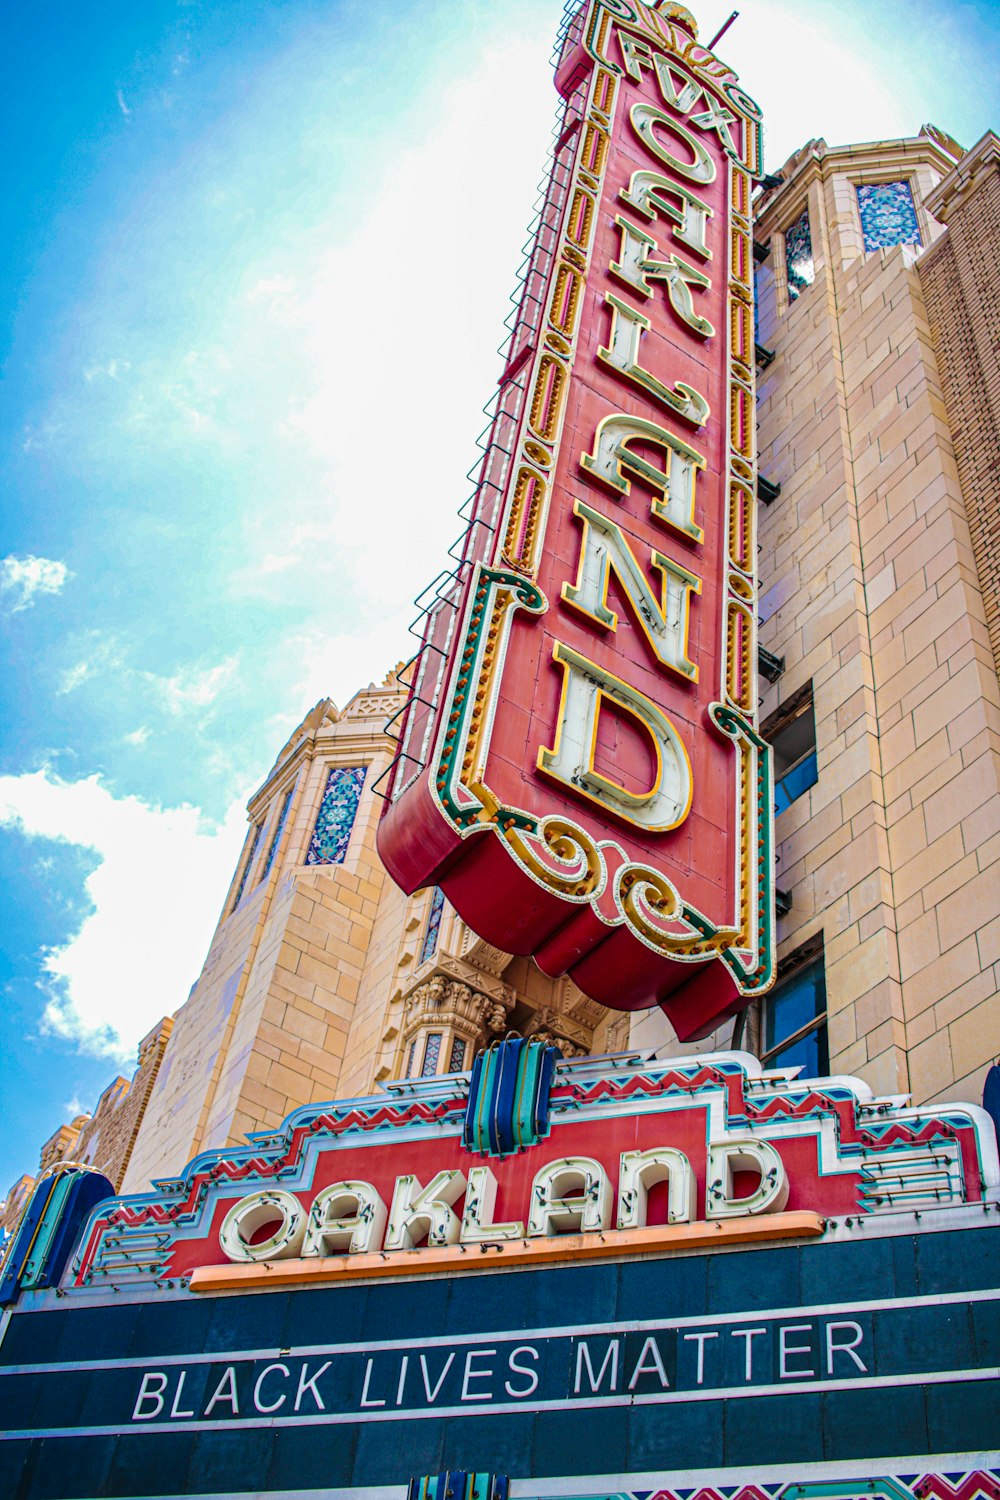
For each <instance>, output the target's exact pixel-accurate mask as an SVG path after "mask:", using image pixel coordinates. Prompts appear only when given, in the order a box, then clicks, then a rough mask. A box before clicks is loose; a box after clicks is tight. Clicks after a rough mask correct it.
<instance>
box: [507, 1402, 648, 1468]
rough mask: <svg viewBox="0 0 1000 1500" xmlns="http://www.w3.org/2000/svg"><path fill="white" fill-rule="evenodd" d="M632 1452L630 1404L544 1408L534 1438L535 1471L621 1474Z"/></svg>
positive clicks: (536, 1422) (533, 1456)
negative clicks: (629, 1450) (629, 1436)
mask: <svg viewBox="0 0 1000 1500" xmlns="http://www.w3.org/2000/svg"><path fill="white" fill-rule="evenodd" d="M627 1452H628V1407H626V1406H598V1407H591V1408H589V1410H588V1409H587V1408H585V1407H571V1408H569V1409H568V1410H567V1411H546V1412H540V1413H539V1414H538V1416H537V1418H536V1419H535V1430H534V1434H533V1442H532V1466H531V1472H532V1475H533V1476H534V1477H536V1478H539V1479H543V1478H546V1477H548V1476H550V1475H555V1474H565V1473H566V1472H567V1470H569V1471H570V1472H571V1473H573V1474H621V1473H624V1471H625V1464H626V1455H627Z"/></svg>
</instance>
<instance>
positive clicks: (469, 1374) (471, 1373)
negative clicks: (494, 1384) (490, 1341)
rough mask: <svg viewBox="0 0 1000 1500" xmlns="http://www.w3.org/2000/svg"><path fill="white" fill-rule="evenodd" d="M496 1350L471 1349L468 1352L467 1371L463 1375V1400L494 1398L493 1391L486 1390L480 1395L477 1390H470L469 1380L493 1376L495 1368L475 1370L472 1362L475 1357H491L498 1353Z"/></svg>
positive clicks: (466, 1359) (488, 1399)
mask: <svg viewBox="0 0 1000 1500" xmlns="http://www.w3.org/2000/svg"><path fill="white" fill-rule="evenodd" d="M496 1352H497V1351H496V1350H495V1349H470V1350H469V1352H468V1354H466V1356H465V1373H464V1374H463V1376H462V1400H463V1401H492V1400H493V1392H492V1391H485V1392H484V1393H483V1394H482V1395H478V1394H477V1393H476V1392H475V1391H470V1390H469V1382H470V1381H472V1380H489V1379H490V1378H491V1376H492V1374H493V1370H492V1369H489V1370H474V1369H473V1368H472V1362H473V1360H475V1359H489V1358H490V1356H491V1355H494V1354H496Z"/></svg>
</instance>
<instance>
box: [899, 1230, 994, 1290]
mask: <svg viewBox="0 0 1000 1500" xmlns="http://www.w3.org/2000/svg"><path fill="white" fill-rule="evenodd" d="M917 1282H918V1286H919V1289H920V1294H921V1296H924V1297H926V1296H930V1295H932V1294H933V1293H934V1292H958V1291H968V1290H972V1289H973V1288H975V1289H977V1290H978V1289H979V1288H982V1287H995V1286H997V1285H1000V1224H996V1226H995V1227H992V1226H991V1227H990V1228H989V1229H972V1230H970V1229H966V1230H962V1231H960V1232H959V1233H957V1234H923V1235H921V1236H920V1237H919V1238H918V1240H917Z"/></svg>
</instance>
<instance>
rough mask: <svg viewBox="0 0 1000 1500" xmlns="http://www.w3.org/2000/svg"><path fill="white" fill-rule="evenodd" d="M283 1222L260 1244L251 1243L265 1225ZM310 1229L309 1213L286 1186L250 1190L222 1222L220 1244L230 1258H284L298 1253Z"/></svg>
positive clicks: (245, 1259) (252, 1259)
mask: <svg viewBox="0 0 1000 1500" xmlns="http://www.w3.org/2000/svg"><path fill="white" fill-rule="evenodd" d="M277 1218H280V1220H281V1223H280V1224H279V1226H278V1228H277V1229H276V1230H275V1231H274V1233H273V1234H271V1235H268V1237H267V1239H266V1240H261V1242H260V1243H259V1244H257V1245H254V1244H252V1243H251V1241H252V1240H253V1237H254V1235H255V1234H256V1233H257V1232H258V1230H260V1229H263V1227H264V1225H265V1224H273V1222H274V1220H275V1219H277ZM305 1232H306V1214H305V1210H304V1209H303V1207H302V1204H301V1203H300V1202H299V1200H298V1198H296V1196H295V1194H294V1193H287V1192H285V1190H284V1189H283V1188H271V1189H269V1190H268V1191H267V1192H261V1193H248V1194H247V1196H246V1197H245V1198H241V1199H240V1201H239V1202H238V1203H234V1204H233V1206H232V1208H231V1209H230V1210H229V1212H228V1213H227V1214H226V1217H225V1218H224V1219H223V1221H222V1228H221V1229H220V1230H219V1244H220V1246H221V1247H222V1250H223V1253H224V1254H225V1255H227V1256H228V1257H229V1259H230V1260H237V1261H241V1260H242V1261H247V1260H250V1261H255V1260H283V1259H285V1258H286V1257H288V1256H291V1255H298V1253H299V1250H300V1249H301V1247H302V1241H303V1239H304V1237H305Z"/></svg>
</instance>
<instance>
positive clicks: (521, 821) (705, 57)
mask: <svg viewBox="0 0 1000 1500" xmlns="http://www.w3.org/2000/svg"><path fill="white" fill-rule="evenodd" d="M696 35H697V34H696V30H695V23H694V20H693V18H692V17H691V15H690V13H689V12H688V11H687V10H685V9H684V7H683V6H680V5H676V4H672V3H662V0H661V3H660V4H659V5H641V4H638V3H636V0H627V3H626V0H589V3H587V4H584V5H582V6H581V7H580V9H579V11H578V12H577V13H576V14H575V16H572V17H570V19H569V20H568V22H567V23H566V26H565V29H564V35H563V37H562V39H561V48H560V53H559V61H558V64H557V68H556V87H557V90H558V91H559V93H560V95H561V96H562V99H563V109H562V116H561V121H560V125H559V128H558V130H557V133H556V137H555V140H556V144H555V148H554V156H553V164H552V171H551V175H550V178H549V181H548V186H547V189H546V194H545V199H544V206H543V208H542V211H541V215H540V220H539V226H538V230H537V234H536V236H535V240H534V243H533V246H532V249H531V253H530V256H529V259H528V262H527V274H526V277H525V280H524V283H523V289H522V294H521V301H520V306H519V310H518V313H517V317H516V321H515V325H514V329H513V333H512V336H511V342H510V346H509V349H508V360H507V365H506V368H505V370H504V373H503V375H502V376H501V379H500V382H499V386H498V390H497V393H496V395H495V397H494V400H493V402H492V404H491V408H490V415H491V417H492V424H491V427H490V429H489V441H488V444H487V447H486V451H485V455H484V458H483V462H482V465H481V467H480V470H479V472H478V477H477V488H476V493H475V496H474V499H473V501H472V510H471V519H470V524H469V528H468V530H467V532H466V534H465V537H464V539H463V542H462V553H461V561H460V562H459V564H458V566H457V567H456V569H455V570H454V572H452V573H450V574H447V575H443V576H442V578H441V579H440V580H438V581H436V582H435V584H434V585H432V586H431V588H430V589H429V590H428V591H427V592H426V595H425V600H426V617H425V620H424V623H423V639H422V645H421V649H420V651H419V652H418V654H417V656H416V658H415V659H414V662H413V664H412V669H411V670H412V677H411V687H410V694H409V698H408V702H407V706H406V710H405V713H404V715H403V717H402V720H401V732H400V739H399V753H398V755H397V757H396V760H395V762H394V765H393V768H392V771H391V777H390V781H389V788H388V795H387V798H386V803H385V809H384V812H383V817H382V823H381V827H380V831H379V849H380V852H381V855H382V858H383V859H384V861H385V863H386V866H387V867H388V869H389V871H390V873H391V874H392V875H393V876H394V877H395V879H396V880H397V881H398V882H399V883H400V885H402V886H403V888H404V889H405V890H407V891H412V890H415V889H417V888H418V887H420V886H422V885H427V884H430V883H434V884H437V885H439V886H441V887H442V888H443V890H444V892H445V894H446V896H447V897H448V899H449V901H451V902H452V904H453V905H454V906H455V908H456V909H457V910H458V912H459V914H460V915H461V916H462V917H463V919H464V920H465V921H466V922H467V923H468V924H469V925H470V926H471V927H472V928H473V929H474V930H475V931H476V932H477V933H479V934H480V935H481V936H482V937H483V938H484V939H486V941H488V942H489V943H491V944H493V945H495V946H496V947H498V948H500V949H502V950H504V951H505V952H508V953H519V954H532V955H533V956H534V958H535V960H536V962H537V963H538V964H539V966H540V967H541V968H542V969H543V970H544V971H545V972H546V973H547V974H551V975H559V974H569V975H570V976H571V977H572V979H573V980H574V981H575V982H576V983H577V984H578V985H579V987H580V988H581V989H582V990H583V991H584V992H585V993H586V994H588V995H590V996H592V997H593V998H594V999H596V1000H599V1001H601V1002H602V1003H603V1004H605V1005H608V1006H611V1007H613V1008H615V1009H618V1010H638V1009H642V1008H646V1007H649V1006H653V1005H656V1004H660V1005H662V1006H663V1009H664V1010H665V1011H666V1013H667V1015H668V1017H669V1018H670V1020H671V1022H672V1023H673V1025H674V1027H675V1029H676V1031H677V1033H678V1035H679V1036H680V1037H682V1038H685V1039H686V1038H690V1037H696V1036H704V1035H706V1034H707V1033H708V1032H709V1031H710V1030H712V1029H713V1027H714V1026H716V1025H717V1024H719V1023H720V1022H721V1021H722V1020H724V1019H725V1018H726V1017H727V1016H732V1015H734V1014H735V1013H736V1012H737V1011H738V1010H740V1009H741V1008H742V1007H743V1006H745V1005H746V1004H747V1003H748V1001H749V1000H750V999H751V998H752V997H753V996H754V995H757V994H760V993H761V992H762V991H763V990H765V989H767V988H768V986H769V985H770V983H771V982H772V978H773V962H774V953H773V946H774V939H773V928H774V892H773V868H772V862H773V855H772V844H773V813H772V789H771V758H770V752H769V750H768V749H767V747H766V745H765V744H764V743H763V741H762V740H761V739H760V736H759V734H758V733H757V728H756V705H757V687H756V664H757V651H756V640H755V613H754V610H755V598H756V555H755V554H756V543H755V540H754V522H755V505H756V495H755V471H754V460H755V454H754V391H753V380H754V333H753V327H754V322H753V273H752V267H753V257H752V231H751V226H750V211H751V210H750V195H751V189H752V184H753V179H754V177H755V176H759V174H760V170H761V165H760V111H759V109H758V108H757V106H756V105H755V104H754V103H753V101H752V100H751V99H750V98H748V96H747V95H746V94H745V93H744V92H743V91H742V90H741V89H740V88H739V87H738V86H737V83H736V78H735V75H734V74H733V73H732V72H731V70H730V69H729V68H728V67H726V65H725V64H723V63H721V62H720V61H719V60H718V59H717V58H715V57H714V56H713V54H712V53H710V52H707V51H706V50H705V48H703V47H701V46H699V45H698V42H697V39H696Z"/></svg>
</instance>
